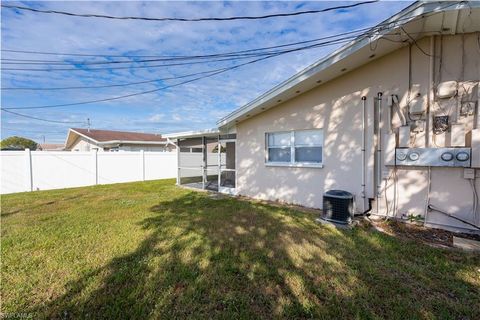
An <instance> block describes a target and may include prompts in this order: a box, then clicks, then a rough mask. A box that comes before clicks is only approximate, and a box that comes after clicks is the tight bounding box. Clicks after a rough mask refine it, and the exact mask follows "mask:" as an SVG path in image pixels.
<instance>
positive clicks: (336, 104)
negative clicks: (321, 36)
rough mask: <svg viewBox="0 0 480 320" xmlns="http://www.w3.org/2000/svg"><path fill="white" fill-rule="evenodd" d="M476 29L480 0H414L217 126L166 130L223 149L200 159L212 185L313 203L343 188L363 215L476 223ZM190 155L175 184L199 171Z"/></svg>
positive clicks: (460, 227) (479, 32)
mask: <svg viewBox="0 0 480 320" xmlns="http://www.w3.org/2000/svg"><path fill="white" fill-rule="evenodd" d="M479 39H480V2H473V1H472V2H457V3H452V2H426V3H422V2H419V3H415V4H412V5H411V6H409V7H407V8H406V9H404V10H402V11H401V12H399V13H398V14H396V15H395V16H393V17H392V18H390V19H388V20H386V21H385V22H382V23H381V24H379V25H378V26H376V27H374V28H372V29H371V30H370V31H368V32H366V33H365V34H364V35H363V36H360V37H358V38H357V39H355V40H354V41H352V42H350V43H348V44H347V45H345V46H343V47H341V48H340V49H338V50H336V51H335V52H333V53H332V54H330V55H328V56H327V57H325V58H323V59H321V60H320V61H318V62H316V63H315V64H313V65H311V66H310V67H308V68H306V69H305V70H303V71H301V72H299V73H298V74H296V75H294V76H293V77H291V78H290V79H288V80H286V81H285V82H283V83H281V84H279V85H278V86H276V87H275V88H273V89H271V90H270V91H268V92H266V93H265V94H263V95H261V96H260V97H258V98H257V99H255V100H253V101H252V102H250V103H248V104H247V105H245V106H243V107H241V108H239V109H237V110H235V111H234V112H232V113H231V114H229V115H227V116H226V117H224V118H222V119H221V120H220V121H219V122H218V126H219V128H218V130H217V131H215V130H213V131H212V130H209V131H206V132H191V133H187V134H185V133H180V134H170V135H166V137H170V138H172V139H176V140H177V143H178V145H179V146H180V148H182V147H183V146H184V145H185V146H190V147H191V146H192V145H193V144H194V143H192V141H193V142H195V143H196V144H197V145H198V146H199V147H202V146H203V148H204V149H203V150H206V148H205V146H207V145H208V144H211V143H216V144H218V143H220V144H221V145H222V146H223V147H225V148H217V149H216V150H219V149H220V150H222V153H225V160H223V159H222V160H221V163H220V164H219V165H218V160H214V159H208V157H207V156H206V155H207V152H205V156H204V157H203V159H202V161H201V162H200V163H197V164H196V167H195V168H196V169H197V171H195V172H201V173H200V178H201V179H200V180H197V181H201V182H202V183H201V184H200V186H201V187H203V188H210V189H218V190H220V191H222V192H228V193H235V194H240V195H245V196H248V197H253V198H258V199H268V200H278V201H282V202H287V203H294V204H299V205H303V206H307V207H315V208H322V206H323V204H322V198H323V194H324V192H326V191H327V190H331V189H341V190H346V191H349V192H351V193H352V194H354V196H355V204H356V211H357V212H358V213H362V212H365V211H368V210H369V209H370V208H371V211H370V212H371V213H373V214H378V215H383V216H390V217H396V218H404V219H409V218H415V219H417V218H418V219H424V220H425V221H426V223H425V225H427V226H431V227H440V228H446V229H452V230H455V231H472V232H473V231H476V232H478V226H479V225H480V215H479V212H478V211H479V207H480V206H478V193H477V191H476V190H479V187H480V181H479V179H476V174H478V173H475V171H476V169H478V168H480V120H479V119H480V117H479V114H478V113H479V110H478V109H479V108H478V100H479V93H478V87H479V77H480V42H479ZM183 155H184V153H182V152H180V154H179V175H178V179H177V181H178V184H188V183H190V182H192V181H193V178H192V176H193V175H194V169H195V168H193V167H192V166H191V165H190V166H185V165H182V159H183V158H182V156H183ZM218 158H219V159H220V157H218ZM212 164H214V165H212ZM215 164H216V166H215ZM188 172H190V173H188ZM187 173H188V174H187ZM215 174H216V176H215ZM197 175H198V173H197ZM212 177H213V180H212ZM215 177H216V181H214V180H215ZM197 185H199V184H198V183H197ZM459 219H460V220H463V221H464V222H462V221H460V220H459ZM475 225H476V226H477V227H475Z"/></svg>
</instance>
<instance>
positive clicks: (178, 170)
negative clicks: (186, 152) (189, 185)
mask: <svg viewBox="0 0 480 320" xmlns="http://www.w3.org/2000/svg"><path fill="white" fill-rule="evenodd" d="M175 152H176V158H177V186H179V185H180V139H177V144H176V145H175Z"/></svg>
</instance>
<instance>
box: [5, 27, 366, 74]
mask: <svg viewBox="0 0 480 320" xmlns="http://www.w3.org/2000/svg"><path fill="white" fill-rule="evenodd" d="M354 38H356V36H348V37H344V38H339V39H335V40H330V41H326V42H320V43H315V44H313V45H310V46H308V48H316V47H323V46H327V45H333V44H341V43H345V42H348V41H350V40H353V39H354ZM303 48H304V47H299V48H294V49H285V50H282V51H268V52H258V53H252V54H246V55H244V56H239V57H230V58H221V59H212V60H202V61H193V62H178V63H167V64H156V65H141V66H121V67H105V68H103V67H100V68H88V69H83V68H79V67H76V68H48V69H32V68H2V70H4V71H47V72H50V71H99V70H118V69H144V68H162V67H171V66H189V65H196V64H204V63H215V62H225V61H235V60H240V59H248V58H255V57H261V56H268V55H273V54H283V53H289V52H292V50H293V51H294V50H297V49H303ZM150 61H153V60H150ZM120 63H131V62H120ZM82 65H83V64H82ZM78 66H80V65H78Z"/></svg>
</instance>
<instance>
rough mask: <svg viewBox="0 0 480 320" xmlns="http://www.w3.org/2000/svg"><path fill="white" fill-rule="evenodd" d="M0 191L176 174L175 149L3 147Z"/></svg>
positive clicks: (122, 180)
mask: <svg viewBox="0 0 480 320" xmlns="http://www.w3.org/2000/svg"><path fill="white" fill-rule="evenodd" d="M0 161H1V174H2V175H1V179H0V181H1V187H0V193H1V194H6V193H14V192H23V191H35V190H49V189H60V188H72V187H81V186H90V185H95V184H109V183H118V182H129V181H143V180H156V179H167V178H175V177H176V176H177V153H176V152H143V151H139V152H95V151H92V152H61V151H60V152H55V151H29V150H25V151H2V152H0Z"/></svg>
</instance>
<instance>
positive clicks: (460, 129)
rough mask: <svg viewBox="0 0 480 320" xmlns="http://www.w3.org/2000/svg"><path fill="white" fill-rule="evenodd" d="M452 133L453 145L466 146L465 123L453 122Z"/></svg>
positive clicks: (451, 143)
mask: <svg viewBox="0 0 480 320" xmlns="http://www.w3.org/2000/svg"><path fill="white" fill-rule="evenodd" d="M450 135H451V142H450V145H451V146H452V147H465V125H464V124H463V123H462V124H452V126H451V130H450Z"/></svg>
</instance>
